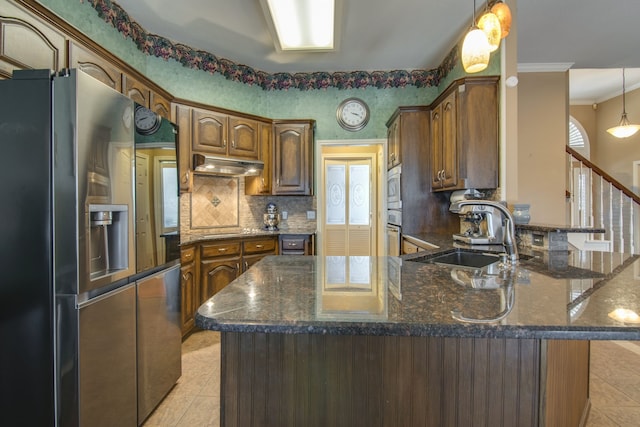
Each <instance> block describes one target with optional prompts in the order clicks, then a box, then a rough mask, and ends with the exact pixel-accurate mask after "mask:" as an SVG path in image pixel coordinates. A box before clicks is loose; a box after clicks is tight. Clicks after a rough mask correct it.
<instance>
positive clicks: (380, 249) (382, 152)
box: [314, 139, 387, 256]
mask: <svg viewBox="0 0 640 427" xmlns="http://www.w3.org/2000/svg"><path fill="white" fill-rule="evenodd" d="M363 145H373V146H376V147H377V148H376V157H377V167H376V171H375V174H376V177H377V188H375V189H374V190H373V191H374V192H375V193H376V194H377V195H378V198H377V199H378V200H377V206H376V207H375V213H376V218H377V226H376V229H375V234H376V235H375V240H376V252H377V255H378V256H382V255H384V253H385V248H386V240H385V239H386V226H387V218H386V212H387V206H386V204H387V186H386V185H385V184H386V182H387V178H386V176H387V150H386V148H387V140H386V139H336V140H317V141H316V144H315V147H314V151H315V152H314V169H315V170H316V171H318V173H317V176H318V179H317V180H315V183H316V192H315V194H317V199H316V212H317V215H316V221H317V222H316V224H318V226H317V229H316V248H318V254H317V255H323V253H322V252H323V250H322V248H323V245H324V242H323V238H324V236H323V233H324V230H323V226H322V224H324V219H325V218H324V216H325V213H324V203H325V194H324V186H323V183H322V182H320V179H319V178H320V176H321V173H320V171H321V168H322V162H323V159H322V148H323V147H327V146H331V147H341V146H342V147H349V146H353V147H358V146H363Z"/></svg>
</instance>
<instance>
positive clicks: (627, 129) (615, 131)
mask: <svg viewBox="0 0 640 427" xmlns="http://www.w3.org/2000/svg"><path fill="white" fill-rule="evenodd" d="M638 130H640V125H632V124H631V123H629V119H628V118H627V108H626V101H625V96H624V68H623V69H622V118H621V119H620V123H619V124H618V126H614V127H612V128H609V129H607V132H609V133H610V134H611V135H613V136H615V137H616V138H629V137H630V136H631V135H634V134H635V133H636V132H638Z"/></svg>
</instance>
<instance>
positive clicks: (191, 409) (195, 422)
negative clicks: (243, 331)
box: [143, 331, 220, 427]
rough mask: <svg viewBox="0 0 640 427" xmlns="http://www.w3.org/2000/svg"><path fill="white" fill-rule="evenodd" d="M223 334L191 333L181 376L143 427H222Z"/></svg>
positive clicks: (183, 350) (184, 350) (183, 347)
mask: <svg viewBox="0 0 640 427" xmlns="http://www.w3.org/2000/svg"><path fill="white" fill-rule="evenodd" d="M219 402H220V334H219V333H217V332H211V331H197V332H194V333H192V334H191V335H190V336H189V337H188V338H187V339H186V340H185V341H184V342H183V343H182V376H181V377H180V379H179V380H178V382H177V384H176V385H175V386H174V387H173V389H172V390H171V392H169V394H168V395H167V397H165V399H164V400H163V401H162V403H160V405H159V406H158V407H157V408H156V410H155V411H154V412H153V413H152V414H151V416H150V417H149V418H148V419H147V421H145V423H144V424H143V427H186V426H189V427H194V426H198V427H214V426H215V427H218V426H219V425H220V406H219V405H220V403H219Z"/></svg>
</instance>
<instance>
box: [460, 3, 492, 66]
mask: <svg viewBox="0 0 640 427" xmlns="http://www.w3.org/2000/svg"><path fill="white" fill-rule="evenodd" d="M489 56H490V52H489V41H488V40H487V35H486V34H485V33H484V31H482V30H481V29H479V28H478V27H477V26H476V0H473V21H472V22H471V29H470V30H469V32H468V33H467V35H466V36H465V37H464V41H463V42H462V66H463V67H464V70H465V71H466V72H467V73H478V72H480V71H482V70H484V69H485V68H487V66H488V65H489Z"/></svg>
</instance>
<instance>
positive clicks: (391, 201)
mask: <svg viewBox="0 0 640 427" xmlns="http://www.w3.org/2000/svg"><path fill="white" fill-rule="evenodd" d="M401 179H402V165H397V166H395V167H393V168H391V169H389V171H388V174H387V255H389V256H399V255H401V239H402V193H401V187H400V184H401V181H400V180H401Z"/></svg>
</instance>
